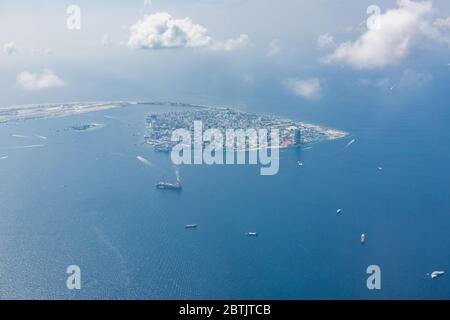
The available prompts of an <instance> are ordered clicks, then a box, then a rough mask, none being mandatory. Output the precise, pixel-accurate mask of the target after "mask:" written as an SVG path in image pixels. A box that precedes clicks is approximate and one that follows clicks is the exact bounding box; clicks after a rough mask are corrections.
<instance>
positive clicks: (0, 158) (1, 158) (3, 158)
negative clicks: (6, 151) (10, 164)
mask: <svg viewBox="0 0 450 320" xmlns="http://www.w3.org/2000/svg"><path fill="white" fill-rule="evenodd" d="M8 158H9V156H3V157H0V160H5V159H8Z"/></svg>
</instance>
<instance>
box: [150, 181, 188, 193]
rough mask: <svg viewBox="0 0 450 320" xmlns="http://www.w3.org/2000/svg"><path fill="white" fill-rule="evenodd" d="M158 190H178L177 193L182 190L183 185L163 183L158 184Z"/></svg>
mask: <svg viewBox="0 0 450 320" xmlns="http://www.w3.org/2000/svg"><path fill="white" fill-rule="evenodd" d="M156 188H158V189H163V190H177V191H180V190H181V189H182V187H181V184H180V183H179V182H175V183H171V182H162V181H161V182H158V183H157V184H156Z"/></svg>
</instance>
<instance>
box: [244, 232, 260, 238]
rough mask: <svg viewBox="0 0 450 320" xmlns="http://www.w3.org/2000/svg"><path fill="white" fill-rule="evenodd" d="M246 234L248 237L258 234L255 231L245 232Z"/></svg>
mask: <svg viewBox="0 0 450 320" xmlns="http://www.w3.org/2000/svg"><path fill="white" fill-rule="evenodd" d="M247 235H248V236H249V237H257V236H258V233H257V232H247Z"/></svg>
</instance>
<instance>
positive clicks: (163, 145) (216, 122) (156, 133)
mask: <svg viewBox="0 0 450 320" xmlns="http://www.w3.org/2000/svg"><path fill="white" fill-rule="evenodd" d="M195 121H200V122H201V123H202V129H203V130H207V129H217V130H219V131H220V132H222V133H223V134H225V133H226V131H227V130H229V129H234V130H239V129H241V130H249V129H254V130H260V129H266V130H268V132H270V131H271V130H274V129H277V130H278V131H279V134H280V148H288V147H298V146H300V145H306V144H310V143H314V142H319V141H323V140H335V139H340V138H344V137H346V136H347V135H348V133H347V132H344V131H340V130H335V129H330V128H325V127H321V126H318V125H313V124H308V123H304V122H298V121H294V120H289V119H283V118H280V117H275V116H269V115H257V114H253V113H248V112H243V111H239V110H235V109H231V108H218V107H196V106H189V108H187V109H185V110H177V111H170V112H164V113H152V114H150V115H149V116H148V117H147V119H146V129H147V130H146V135H145V141H146V143H148V144H149V145H151V146H153V147H154V148H155V150H156V151H161V152H169V151H170V150H171V149H172V147H173V146H174V145H175V144H176V143H177V142H175V141H172V132H174V131H175V130H177V129H186V130H188V131H190V132H194V123H195ZM225 143H226V141H225V140H224V144H225ZM249 147H250V146H249V144H246V149H245V150H248V149H249ZM241 150H242V149H241Z"/></svg>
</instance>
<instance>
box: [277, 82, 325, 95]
mask: <svg viewBox="0 0 450 320" xmlns="http://www.w3.org/2000/svg"><path fill="white" fill-rule="evenodd" d="M283 84H284V86H285V87H286V88H287V89H288V90H289V91H291V92H292V93H294V94H295V95H296V96H299V97H302V98H305V99H309V100H314V99H318V98H320V92H321V89H322V84H321V81H320V80H319V79H317V78H312V79H305V80H302V79H296V78H291V79H287V80H285V81H284V82H283Z"/></svg>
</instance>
